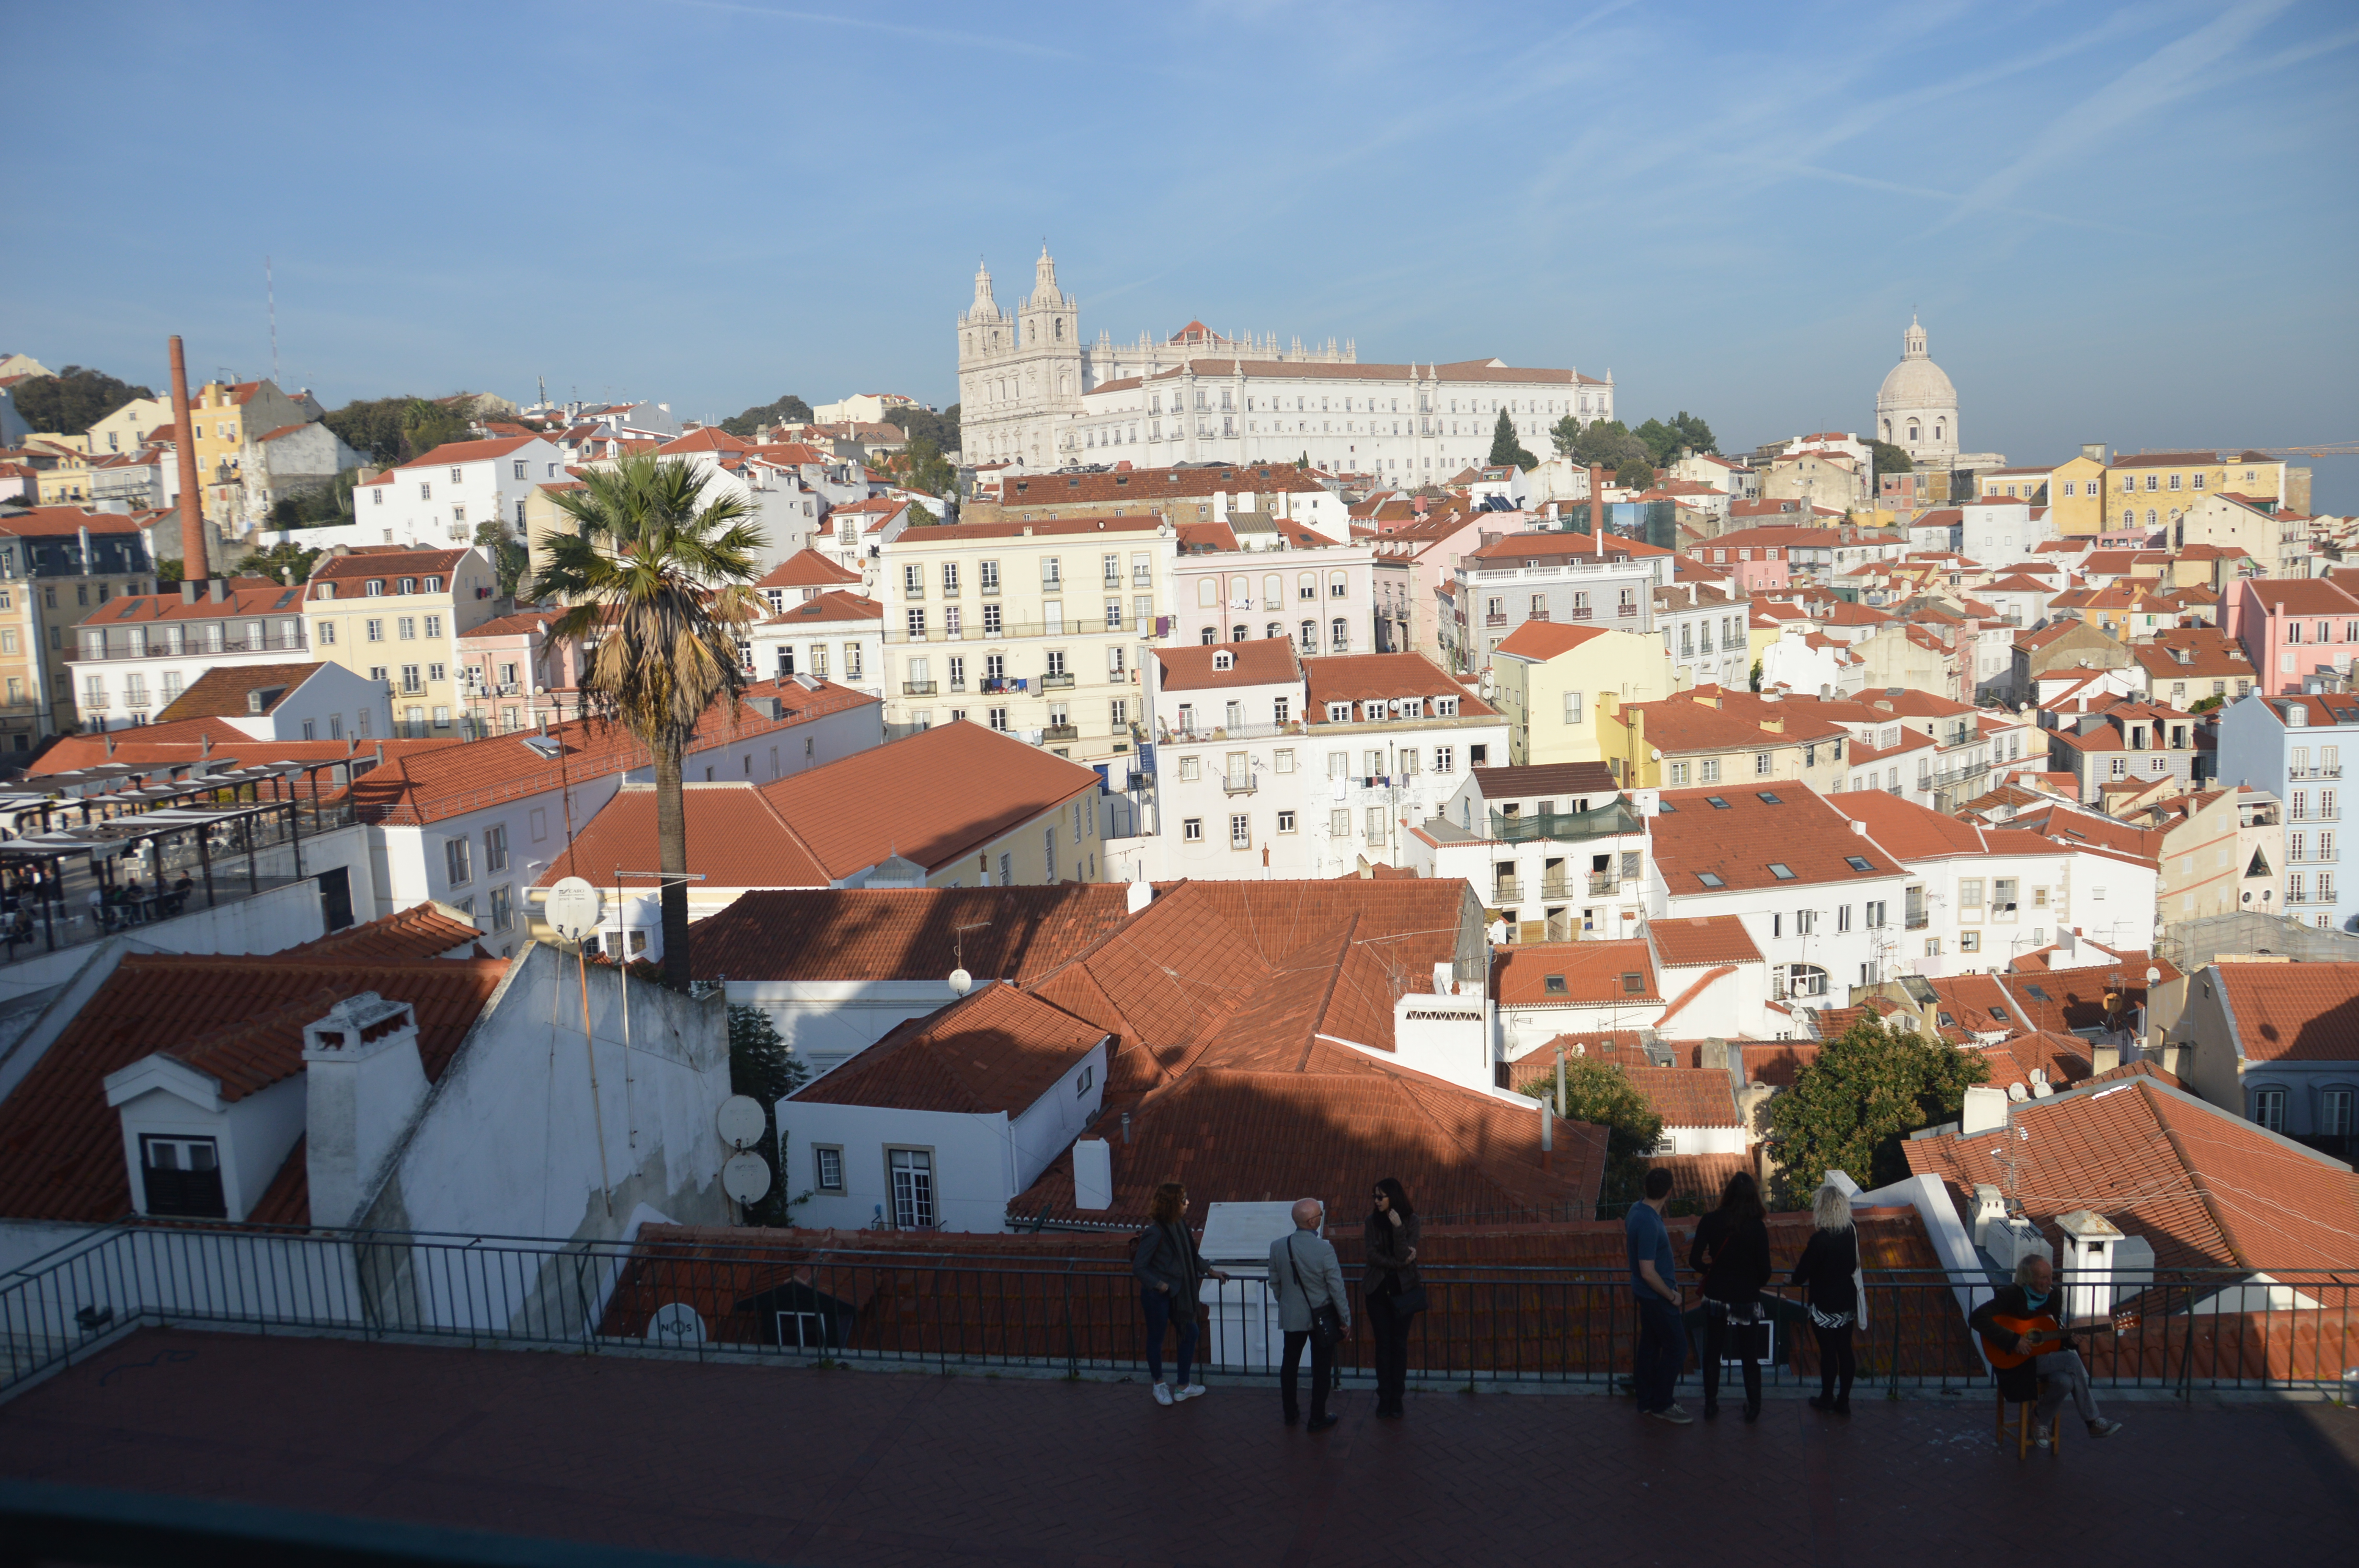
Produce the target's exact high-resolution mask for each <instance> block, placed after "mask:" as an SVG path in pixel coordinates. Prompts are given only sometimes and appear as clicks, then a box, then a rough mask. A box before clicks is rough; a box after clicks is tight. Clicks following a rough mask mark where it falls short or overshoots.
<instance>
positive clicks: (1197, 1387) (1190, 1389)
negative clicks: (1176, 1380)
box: [1171, 1383, 1204, 1400]
mask: <svg viewBox="0 0 2359 1568" xmlns="http://www.w3.org/2000/svg"><path fill="white" fill-rule="evenodd" d="M1203 1391H1204V1385H1203V1384H1201V1383H1190V1384H1189V1385H1188V1386H1187V1387H1186V1388H1184V1389H1181V1390H1180V1391H1179V1392H1178V1393H1176V1394H1174V1395H1172V1396H1171V1397H1172V1398H1173V1399H1175V1400H1192V1399H1195V1398H1197V1397H1198V1396H1200V1395H1201V1394H1202V1393H1203Z"/></svg>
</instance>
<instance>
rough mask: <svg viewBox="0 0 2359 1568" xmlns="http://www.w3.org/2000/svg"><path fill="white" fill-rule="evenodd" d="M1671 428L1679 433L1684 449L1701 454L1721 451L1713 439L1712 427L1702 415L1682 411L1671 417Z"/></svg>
mask: <svg viewBox="0 0 2359 1568" xmlns="http://www.w3.org/2000/svg"><path fill="white" fill-rule="evenodd" d="M1671 428H1672V429H1674V430H1676V431H1678V432H1679V434H1680V446H1682V447H1692V448H1694V449H1696V450H1697V451H1699V452H1716V451H1718V450H1720V443H1719V442H1718V441H1717V440H1715V439H1714V438H1712V427H1711V426H1709V425H1707V424H1705V423H1704V422H1703V416H1701V415H1700V414H1690V413H1689V412H1688V411H1687V410H1686V409H1684V408H1682V409H1680V411H1679V412H1678V413H1677V414H1675V415H1673V416H1671Z"/></svg>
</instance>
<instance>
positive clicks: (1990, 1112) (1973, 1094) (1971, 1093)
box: [1958, 1084, 2006, 1138]
mask: <svg viewBox="0 0 2359 1568" xmlns="http://www.w3.org/2000/svg"><path fill="white" fill-rule="evenodd" d="M2005 1126H2006V1092H2005V1091H2004V1090H2001V1089H1995V1088H1993V1087H1990V1086H1989V1085H1988V1084H1975V1085H1973V1087H1970V1088H1968V1089H1967V1090H1966V1100H1965V1105H1964V1107H1963V1108H1962V1110H1961V1111H1960V1112H1959V1116H1958V1131H1959V1132H1960V1133H1962V1135H1964V1136H1965V1137H1968V1138H1973V1137H1975V1136H1977V1135H1978V1134H1981V1133H1984V1132H1996V1131H1998V1130H2000V1129H2001V1128H2003V1127H2005Z"/></svg>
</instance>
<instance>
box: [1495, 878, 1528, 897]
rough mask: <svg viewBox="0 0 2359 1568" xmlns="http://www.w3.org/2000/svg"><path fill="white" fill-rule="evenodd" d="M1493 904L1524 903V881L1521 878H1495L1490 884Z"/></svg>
mask: <svg viewBox="0 0 2359 1568" xmlns="http://www.w3.org/2000/svg"><path fill="white" fill-rule="evenodd" d="M1491 894H1492V897H1491V902H1492V903H1522V902H1523V901H1524V880H1523V879H1522V878H1521V877H1497V878H1495V879H1493V881H1492V883H1491Z"/></svg>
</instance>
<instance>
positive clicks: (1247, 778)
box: [1221, 773, 1260, 795]
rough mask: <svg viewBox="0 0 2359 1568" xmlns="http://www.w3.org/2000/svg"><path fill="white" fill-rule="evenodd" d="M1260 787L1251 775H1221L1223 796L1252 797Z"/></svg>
mask: <svg viewBox="0 0 2359 1568" xmlns="http://www.w3.org/2000/svg"><path fill="white" fill-rule="evenodd" d="M1259 787H1260V785H1259V784H1256V782H1255V780H1254V776H1253V774H1251V773H1223V774H1222V775H1221V793H1222V794H1223V795H1251V794H1253V793H1254V792H1255V791H1256V789H1258V788H1259Z"/></svg>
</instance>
